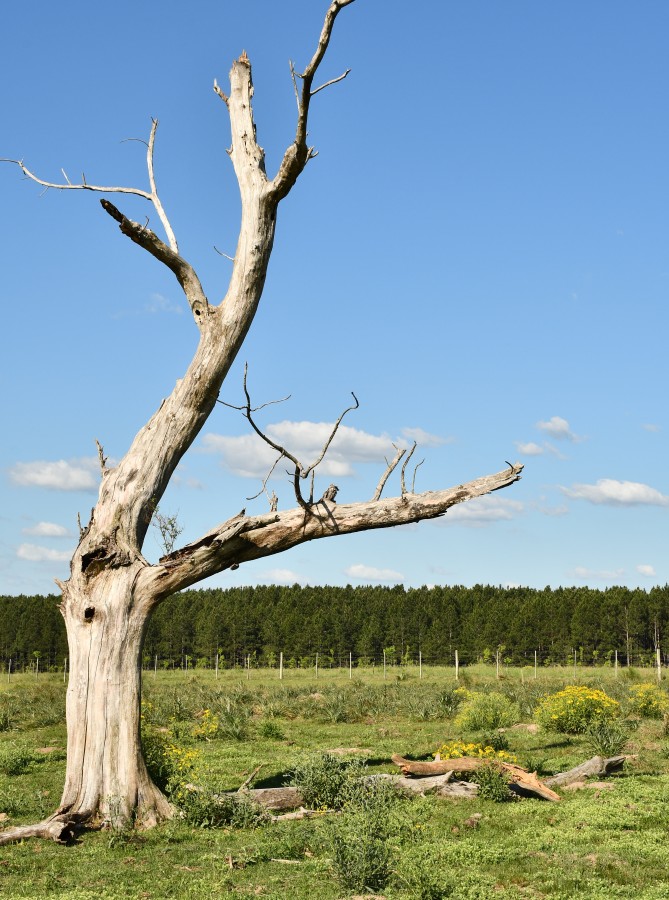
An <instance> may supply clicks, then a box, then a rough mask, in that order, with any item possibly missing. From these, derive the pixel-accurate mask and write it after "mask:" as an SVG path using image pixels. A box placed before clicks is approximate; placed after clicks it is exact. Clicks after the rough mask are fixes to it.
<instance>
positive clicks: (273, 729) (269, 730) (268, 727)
mask: <svg viewBox="0 0 669 900" xmlns="http://www.w3.org/2000/svg"><path fill="white" fill-rule="evenodd" d="M258 734H259V735H260V737H264V738H270V739H271V740H274V741H283V740H284V739H285V737H286V736H285V734H284V733H283V731H281V729H280V728H279V726H278V725H277V724H276V722H272V721H271V720H269V719H265V720H264V721H262V722H260V723H259V724H258Z"/></svg>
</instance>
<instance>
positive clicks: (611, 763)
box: [544, 756, 628, 787]
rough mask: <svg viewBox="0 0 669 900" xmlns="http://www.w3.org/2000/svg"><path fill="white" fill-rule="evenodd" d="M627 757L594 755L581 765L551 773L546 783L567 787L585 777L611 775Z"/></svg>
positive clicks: (620, 767)
mask: <svg viewBox="0 0 669 900" xmlns="http://www.w3.org/2000/svg"><path fill="white" fill-rule="evenodd" d="M627 758H628V757H627V756H611V757H609V758H608V759H604V758H603V757H602V756H593V757H592V759H588V760H586V761H585V762H584V763H581V764H580V766H575V767H574V768H573V769H569V771H568V772H559V773H558V774H557V775H551V776H550V778H546V780H545V781H544V784H548V785H550V786H551V787H565V786H566V785H568V784H573V783H574V782H575V781H582V780H583V779H584V778H590V777H592V776H593V775H594V776H595V777H597V778H602V777H603V776H605V775H610V774H611V773H612V772H618V771H620V769H622V767H623V765H624V764H625V760H626V759H627Z"/></svg>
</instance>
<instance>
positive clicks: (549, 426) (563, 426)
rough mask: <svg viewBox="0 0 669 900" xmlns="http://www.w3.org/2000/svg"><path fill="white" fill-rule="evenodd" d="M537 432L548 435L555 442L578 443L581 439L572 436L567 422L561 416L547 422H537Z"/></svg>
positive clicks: (572, 433)
mask: <svg viewBox="0 0 669 900" xmlns="http://www.w3.org/2000/svg"><path fill="white" fill-rule="evenodd" d="M537 428H538V429H539V431H543V432H544V433H545V434H549V435H550V436H551V437H552V438H555V440H556V441H574V442H576V441H580V440H581V438H580V437H579V436H578V435H577V434H574V432H573V431H572V430H571V429H570V427H569V422H568V421H567V420H566V419H563V418H562V417H561V416H553V417H552V418H551V419H549V420H548V421H547V422H537Z"/></svg>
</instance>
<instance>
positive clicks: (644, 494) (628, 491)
mask: <svg viewBox="0 0 669 900" xmlns="http://www.w3.org/2000/svg"><path fill="white" fill-rule="evenodd" d="M560 490H561V491H562V492H563V493H564V494H566V495H567V497H572V498H573V499H574V500H587V501H588V502H589V503H596V504H605V505H607V506H641V505H644V506H669V497H668V496H666V495H665V494H661V493H660V492H659V491H658V490H656V489H655V488H653V487H650V486H649V485H647V484H641V483H640V482H638V481H616V480H615V479H614V478H600V479H599V480H598V482H597V484H574V485H572V487H571V488H566V487H562V488H560Z"/></svg>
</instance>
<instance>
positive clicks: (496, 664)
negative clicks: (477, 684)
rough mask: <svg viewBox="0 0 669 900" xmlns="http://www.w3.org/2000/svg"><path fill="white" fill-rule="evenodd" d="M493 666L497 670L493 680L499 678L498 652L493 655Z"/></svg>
mask: <svg viewBox="0 0 669 900" xmlns="http://www.w3.org/2000/svg"><path fill="white" fill-rule="evenodd" d="M495 666H496V669H497V671H496V674H495V678H499V650H498V651H497V652H496V653H495Z"/></svg>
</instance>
